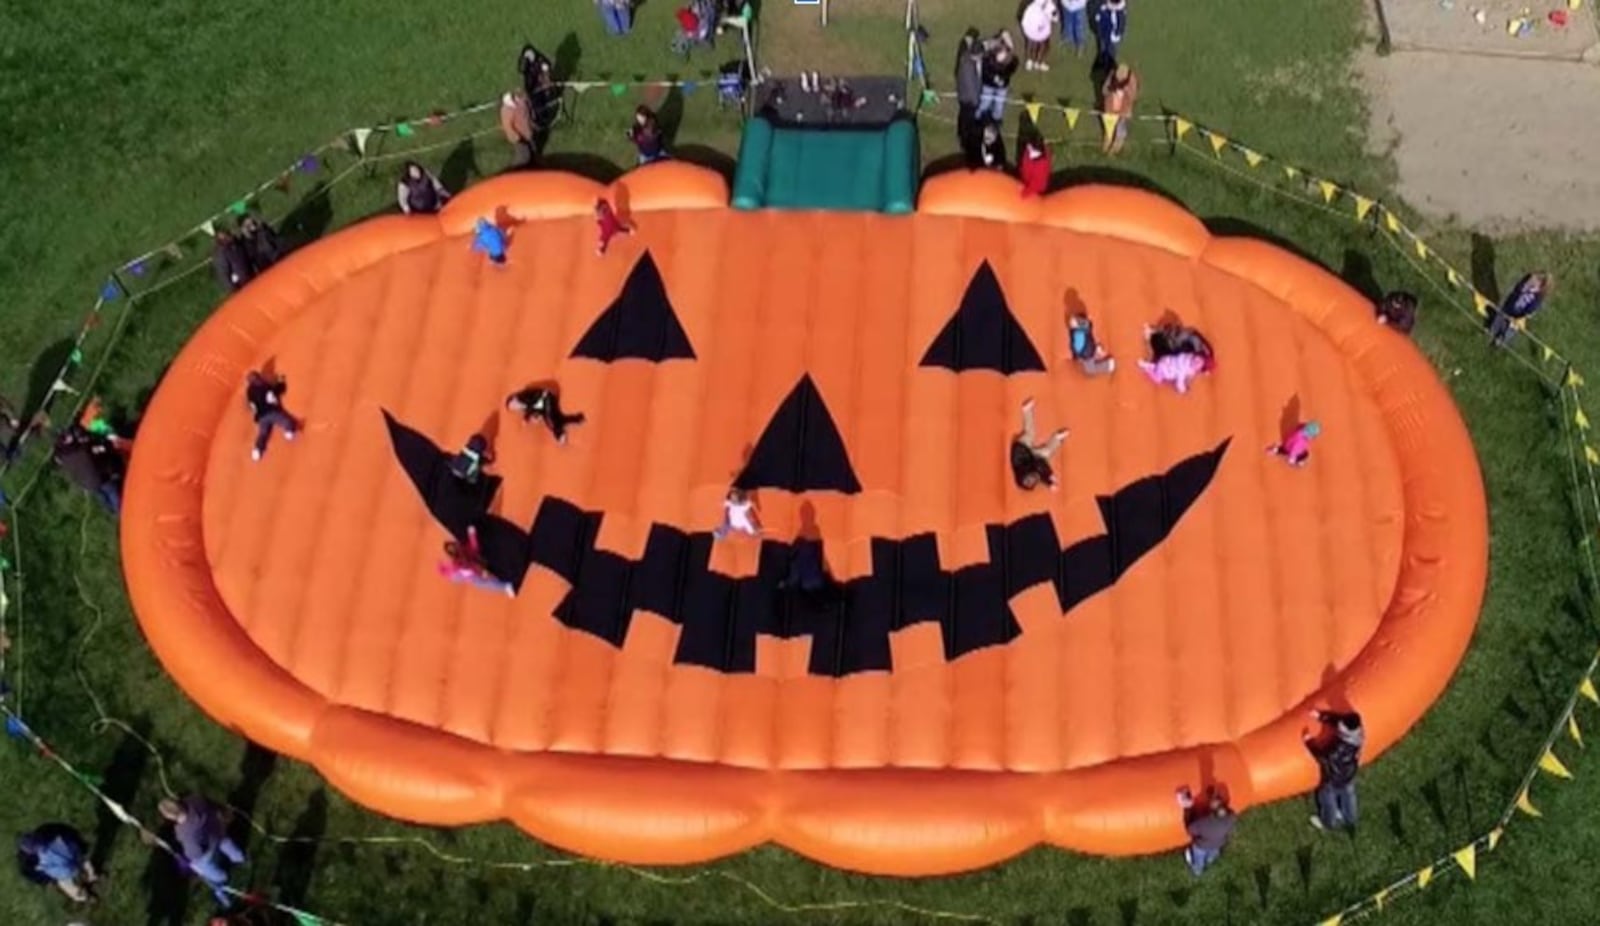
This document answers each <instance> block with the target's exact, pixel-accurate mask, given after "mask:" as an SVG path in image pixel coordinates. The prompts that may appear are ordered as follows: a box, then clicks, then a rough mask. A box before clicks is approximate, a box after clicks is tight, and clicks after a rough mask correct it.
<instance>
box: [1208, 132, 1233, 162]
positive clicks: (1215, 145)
mask: <svg viewBox="0 0 1600 926" xmlns="http://www.w3.org/2000/svg"><path fill="white" fill-rule="evenodd" d="M1206 137H1207V138H1210V139H1211V151H1212V153H1213V154H1215V155H1216V156H1217V157H1219V158H1220V157H1222V149H1223V148H1226V147H1227V146H1228V140H1227V139H1226V138H1224V137H1222V136H1221V135H1218V134H1217V133H1216V132H1207V133H1206Z"/></svg>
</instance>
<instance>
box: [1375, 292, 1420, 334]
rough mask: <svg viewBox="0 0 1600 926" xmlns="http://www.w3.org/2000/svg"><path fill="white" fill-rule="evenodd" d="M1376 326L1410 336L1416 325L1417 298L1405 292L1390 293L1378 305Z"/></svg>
mask: <svg viewBox="0 0 1600 926" xmlns="http://www.w3.org/2000/svg"><path fill="white" fill-rule="evenodd" d="M1378 324H1380V325H1385V326H1387V327H1389V328H1393V329H1394V330H1396V331H1398V332H1400V333H1401V334H1410V333H1411V329H1412V328H1414V327H1416V324H1417V297H1416V296H1413V295H1412V294H1410V293H1406V292H1392V293H1389V294H1387V295H1385V296H1384V297H1383V301H1382V302H1379V303H1378Z"/></svg>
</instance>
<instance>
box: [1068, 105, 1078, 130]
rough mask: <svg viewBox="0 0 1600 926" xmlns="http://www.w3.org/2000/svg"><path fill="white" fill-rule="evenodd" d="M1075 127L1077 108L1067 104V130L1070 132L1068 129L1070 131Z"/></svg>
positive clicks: (1076, 125)
mask: <svg viewBox="0 0 1600 926" xmlns="http://www.w3.org/2000/svg"><path fill="white" fill-rule="evenodd" d="M1077 127H1078V110H1077V109H1075V108H1074V107H1071V106H1068V107H1067V131H1069V132H1070V131H1072V130H1073V129H1075V128H1077Z"/></svg>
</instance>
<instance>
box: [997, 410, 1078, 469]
mask: <svg viewBox="0 0 1600 926" xmlns="http://www.w3.org/2000/svg"><path fill="white" fill-rule="evenodd" d="M1068 433H1069V432H1068V431H1067V429H1066V428H1057V429H1056V430H1055V433H1053V434H1051V435H1050V439H1049V440H1047V441H1045V442H1044V443H1042V444H1041V443H1039V442H1038V441H1037V440H1036V439H1035V437H1034V430H1033V400H1032V399H1028V400H1027V401H1025V402H1023V403H1022V430H1021V431H1019V432H1017V434H1016V435H1015V436H1013V437H1012V438H1011V477H1012V478H1013V479H1015V480H1016V483H1017V487H1018V488H1020V489H1022V490H1023V491H1024V492H1032V491H1033V490H1034V489H1037V488H1038V487H1039V486H1041V485H1044V486H1048V487H1049V489H1050V491H1052V492H1054V491H1055V490H1056V474H1055V470H1053V469H1051V468H1050V458H1051V457H1053V456H1055V454H1056V451H1057V450H1060V449H1061V444H1062V442H1063V441H1065V440H1066V439H1067V434H1068Z"/></svg>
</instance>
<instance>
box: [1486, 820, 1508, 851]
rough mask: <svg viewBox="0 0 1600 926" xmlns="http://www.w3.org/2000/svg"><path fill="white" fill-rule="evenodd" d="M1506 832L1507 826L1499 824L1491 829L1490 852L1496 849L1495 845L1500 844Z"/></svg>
mask: <svg viewBox="0 0 1600 926" xmlns="http://www.w3.org/2000/svg"><path fill="white" fill-rule="evenodd" d="M1505 834H1506V828H1505V827H1503V826H1497V827H1495V828H1494V829H1492V830H1490V831H1489V851H1490V852H1493V851H1494V850H1495V847H1496V846H1498V845H1500V837H1501V836H1504V835H1505Z"/></svg>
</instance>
